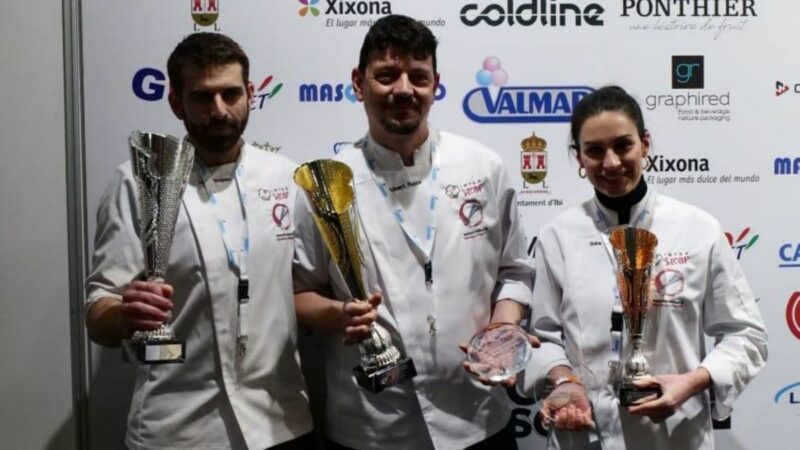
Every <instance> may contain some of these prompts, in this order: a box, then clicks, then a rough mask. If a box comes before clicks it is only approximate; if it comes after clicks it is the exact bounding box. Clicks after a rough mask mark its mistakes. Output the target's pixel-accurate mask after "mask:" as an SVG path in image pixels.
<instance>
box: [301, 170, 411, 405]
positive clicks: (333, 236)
mask: <svg viewBox="0 0 800 450" xmlns="http://www.w3.org/2000/svg"><path fill="white" fill-rule="evenodd" d="M294 182H295V183H297V185H298V186H300V187H301V188H302V189H303V191H305V193H306V196H307V197H308V200H309V203H310V204H311V207H312V210H313V217H314V222H315V224H316V225H317V229H319V231H320V234H321V235H322V239H323V241H324V242H325V246H326V247H327V248H328V251H329V252H330V254H331V257H332V258H333V260H334V261H335V262H336V265H337V267H338V268H339V271H340V272H341V274H342V276H343V277H344V279H345V281H346V282H347V287H348V289H349V290H350V297H354V296H356V297H357V298H358V299H360V300H364V299H366V298H367V295H368V292H367V286H366V283H365V282H364V273H363V269H364V254H363V253H362V252H361V248H360V246H359V243H358V235H359V234H358V233H359V232H358V223H359V220H358V215H357V213H356V208H355V193H354V191H353V186H352V182H353V172H352V171H351V170H350V167H348V166H347V165H346V164H344V163H341V162H338V161H333V160H330V159H318V160H315V161H311V162H309V163H306V164H303V165H301V166H300V167H298V168H297V170H296V171H295V173H294ZM358 348H359V351H360V353H361V365H359V366H356V367H355V368H353V372H354V373H355V375H356V380H357V381H358V384H359V385H360V386H361V387H363V388H365V389H367V390H369V391H371V392H374V393H378V392H380V391H382V390H384V389H386V388H387V387H390V386H393V385H395V384H397V383H400V382H403V381H406V380H409V379H411V378H413V377H414V376H415V375H416V374H417V370H416V368H415V367H414V362H413V361H412V360H411V358H403V357H402V355H401V354H400V351H399V350H398V349H397V347H395V346H394V345H393V344H392V339H391V337H390V336H389V333H388V332H387V331H386V330H385V329H384V328H383V327H381V326H380V325H378V324H377V323H374V324H373V325H372V331H371V333H370V336H369V337H368V338H366V339H365V340H364V341H362V342H361V343H360V344H359V346H358Z"/></svg>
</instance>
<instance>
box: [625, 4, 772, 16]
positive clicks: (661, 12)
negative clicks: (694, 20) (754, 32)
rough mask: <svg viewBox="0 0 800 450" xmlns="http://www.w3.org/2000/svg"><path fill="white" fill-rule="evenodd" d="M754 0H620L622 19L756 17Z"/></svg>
mask: <svg viewBox="0 0 800 450" xmlns="http://www.w3.org/2000/svg"><path fill="white" fill-rule="evenodd" d="M755 3H756V1H755V0H725V1H721V0H713V1H709V0H622V17H630V15H631V13H633V14H635V15H637V16H639V17H756V16H757V14H756V11H755Z"/></svg>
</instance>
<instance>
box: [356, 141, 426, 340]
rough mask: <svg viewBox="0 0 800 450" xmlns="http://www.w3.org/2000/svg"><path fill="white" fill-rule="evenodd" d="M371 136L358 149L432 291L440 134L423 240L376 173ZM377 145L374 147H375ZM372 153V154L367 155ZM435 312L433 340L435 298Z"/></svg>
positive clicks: (358, 144)
mask: <svg viewBox="0 0 800 450" xmlns="http://www.w3.org/2000/svg"><path fill="white" fill-rule="evenodd" d="M430 132H431V133H435V131H433V130H431V131H430ZM370 142H371V141H370V139H369V137H365V138H364V139H362V141H361V142H360V143H357V144H356V147H363V149H364V151H363V152H362V154H363V155H364V160H365V162H366V164H367V169H368V170H367V171H368V172H369V174H370V177H372V181H373V182H374V183H375V185H376V186H377V187H378V190H379V191H380V192H381V195H383V199H384V201H385V202H386V206H387V207H388V208H389V211H391V212H392V216H393V217H394V218H395V220H396V221H397V223H398V225H400V228H401V229H402V230H403V233H405V235H406V236H407V237H408V239H409V240H410V241H411V242H412V244H413V246H412V250H413V252H414V255H415V256H416V257H417V259H418V260H420V262H421V263H422V268H423V270H424V271H425V287H426V288H427V289H428V290H429V291H430V290H431V288H432V285H433V262H432V260H431V254H432V253H433V242H434V240H435V238H436V207H437V206H438V203H439V195H438V192H439V191H441V187H440V186H438V180H439V169H440V167H441V166H440V161H439V152H438V149H437V146H438V143H439V139H438V134H433V135H432V136H431V142H430V149H431V150H430V152H431V155H430V157H431V170H430V173H429V174H428V176H427V177H426V179H425V182H424V183H423V185H428V186H429V187H430V189H431V190H432V192H431V196H430V198H429V199H428V209H429V212H430V216H429V219H430V220H429V221H428V223H427V224H426V225H425V238H424V239H421V238H420V237H419V236H418V235H417V233H416V232H415V231H414V230H413V229H412V228H411V225H410V224H409V223H408V221H407V220H406V214H405V211H403V208H402V207H401V206H400V202H399V201H397V199H396V198H395V196H394V195H393V194H392V190H391V189H389V187H388V186H387V184H386V180H385V179H384V178H383V177H382V176H380V175H379V174H377V173H375V168H376V166H377V158H376V154H375V149H374V148H373V147H372V146H371V145H370ZM372 145H374V144H372ZM367 152H369V155H367ZM431 308H432V311H431V312H430V314H428V316H427V321H428V334H429V335H430V336H431V337H435V336H436V302H435V299H434V302H433V305H432V306H431Z"/></svg>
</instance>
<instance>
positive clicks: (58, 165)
mask: <svg viewBox="0 0 800 450" xmlns="http://www.w3.org/2000/svg"><path fill="white" fill-rule="evenodd" d="M62 32H63V28H62V10H61V2H55V1H52V0H50V1H48V0H25V1H13V2H3V11H2V14H0V61H2V68H0V86H2V90H1V91H0V92H2V93H0V104H2V108H0V155H2V159H0V162H2V164H0V299H2V304H1V306H0V342H2V344H0V361H2V367H3V369H2V370H0V401H2V407H0V448H4V449H59V450H60V449H72V448H75V446H76V440H75V421H74V419H73V417H72V373H71V363H70V361H71V349H70V312H69V265H68V264H69V261H68V249H67V206H66V199H67V194H66V192H67V191H66V188H67V185H66V157H65V156H66V155H65V137H64V123H65V122H64V69H63V67H64V66H63V56H62V55H63V53H62V52H63V47H62Z"/></svg>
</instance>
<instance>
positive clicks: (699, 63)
mask: <svg viewBox="0 0 800 450" xmlns="http://www.w3.org/2000/svg"><path fill="white" fill-rule="evenodd" d="M703 87H705V75H704V68H703V55H694V56H673V57H672V89H703Z"/></svg>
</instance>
